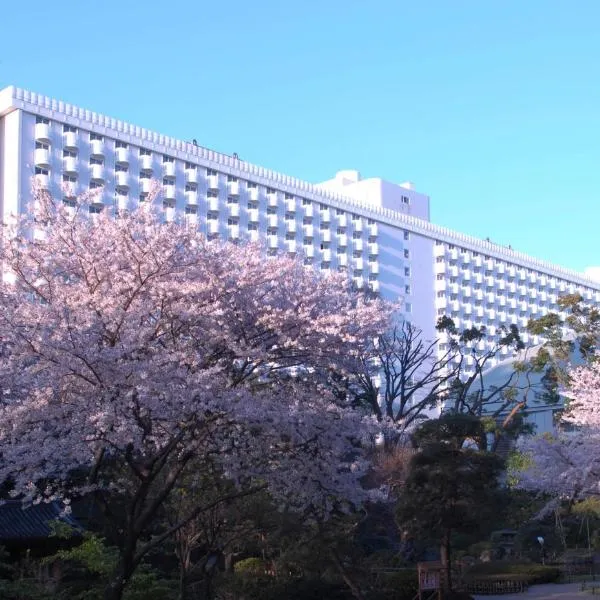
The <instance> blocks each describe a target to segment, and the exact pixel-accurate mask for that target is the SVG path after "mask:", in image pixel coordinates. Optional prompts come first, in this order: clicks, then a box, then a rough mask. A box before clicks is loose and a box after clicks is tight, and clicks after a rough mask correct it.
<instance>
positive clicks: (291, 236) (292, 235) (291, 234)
mask: <svg viewBox="0 0 600 600" xmlns="http://www.w3.org/2000/svg"><path fill="white" fill-rule="evenodd" d="M285 239H286V240H295V239H296V234H295V233H294V232H293V231H288V232H287V233H286V234H285Z"/></svg>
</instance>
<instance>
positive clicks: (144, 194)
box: [139, 192, 148, 202]
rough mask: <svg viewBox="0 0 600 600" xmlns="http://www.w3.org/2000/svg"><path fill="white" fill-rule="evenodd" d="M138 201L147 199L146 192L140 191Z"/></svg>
mask: <svg viewBox="0 0 600 600" xmlns="http://www.w3.org/2000/svg"><path fill="white" fill-rule="evenodd" d="M139 200H140V202H146V201H147V200H148V192H142V193H141V194H140V198H139Z"/></svg>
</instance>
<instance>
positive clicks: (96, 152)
mask: <svg viewBox="0 0 600 600" xmlns="http://www.w3.org/2000/svg"><path fill="white" fill-rule="evenodd" d="M90 156H91V157H92V158H103V157H104V142H103V141H102V140H92V141H91V142H90Z"/></svg>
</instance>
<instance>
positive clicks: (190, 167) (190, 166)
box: [185, 162, 196, 169]
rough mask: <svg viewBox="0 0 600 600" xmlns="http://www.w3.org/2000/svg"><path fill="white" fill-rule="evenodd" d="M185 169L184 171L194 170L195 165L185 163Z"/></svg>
mask: <svg viewBox="0 0 600 600" xmlns="http://www.w3.org/2000/svg"><path fill="white" fill-rule="evenodd" d="M185 168H186V169H195V168H196V165H193V164H192V163H191V162H186V163H185Z"/></svg>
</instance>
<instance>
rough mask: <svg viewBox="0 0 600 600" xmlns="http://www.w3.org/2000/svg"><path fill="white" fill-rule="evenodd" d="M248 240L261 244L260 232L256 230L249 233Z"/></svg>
mask: <svg viewBox="0 0 600 600" xmlns="http://www.w3.org/2000/svg"><path fill="white" fill-rule="evenodd" d="M248 239H249V240H250V241H251V242H259V241H260V232H259V231H257V230H256V229H251V230H250V231H249V232H248Z"/></svg>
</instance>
